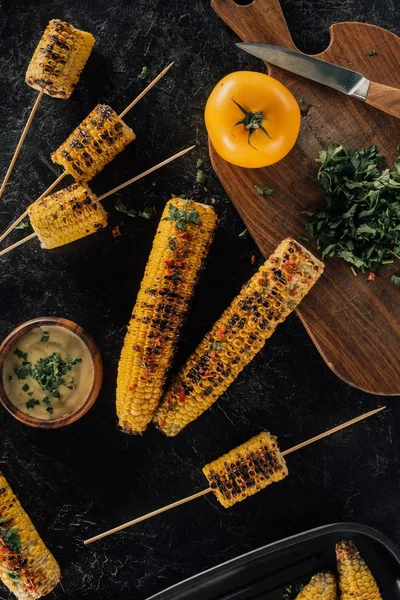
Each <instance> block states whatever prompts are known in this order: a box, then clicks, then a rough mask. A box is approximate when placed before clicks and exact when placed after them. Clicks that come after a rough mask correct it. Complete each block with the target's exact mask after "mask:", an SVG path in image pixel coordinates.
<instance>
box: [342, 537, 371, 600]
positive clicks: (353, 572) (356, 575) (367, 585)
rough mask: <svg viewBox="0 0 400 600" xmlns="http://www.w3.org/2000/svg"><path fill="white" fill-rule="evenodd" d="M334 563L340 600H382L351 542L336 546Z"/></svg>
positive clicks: (367, 569)
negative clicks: (335, 563)
mask: <svg viewBox="0 0 400 600" xmlns="http://www.w3.org/2000/svg"><path fill="white" fill-rule="evenodd" d="M336 561H337V568H338V572H339V587H340V593H341V596H340V598H341V600H382V596H381V595H380V593H379V588H378V586H377V584H376V581H375V579H374V577H373V576H372V573H371V571H370V570H369V568H368V567H367V565H366V563H365V561H364V560H363V558H361V556H360V553H359V551H358V550H357V548H356V547H355V545H354V544H353V543H352V542H350V541H348V540H343V541H341V542H339V543H338V544H336Z"/></svg>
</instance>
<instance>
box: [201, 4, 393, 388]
mask: <svg viewBox="0 0 400 600" xmlns="http://www.w3.org/2000/svg"><path fill="white" fill-rule="evenodd" d="M212 6H213V8H214V10H215V11H216V12H217V14H218V15H219V16H220V17H221V18H222V19H223V20H224V21H225V22H226V23H227V24H228V25H229V26H230V27H231V28H232V29H233V31H235V33H237V35H238V36H239V37H240V38H241V39H242V40H243V41H246V42H265V43H268V44H275V45H277V46H285V47H287V48H294V49H295V48H296V47H295V45H294V43H293V40H292V38H291V36H290V33H289V30H288V28H287V25H286V21H285V18H284V16H283V13H282V11H281V8H280V4H279V0H254V1H253V3H252V4H250V5H247V6H240V5H237V4H236V3H235V2H234V0H212ZM330 34H331V42H330V44H329V47H328V48H327V49H326V50H325V51H324V52H322V53H321V54H319V55H318V58H321V59H323V60H327V61H330V62H334V63H337V64H339V65H342V66H344V67H348V68H350V69H354V70H356V71H359V72H361V73H362V74H363V75H365V76H366V77H367V78H369V79H371V80H374V81H377V82H378V83H384V84H387V85H391V86H394V87H398V88H400V69H399V64H400V38H399V37H397V36H396V35H394V34H393V33H390V32H389V31H386V30H385V29H381V28H380V27H375V26H373V25H365V24H363V23H339V24H336V25H333V26H332V27H331V30H330ZM371 49H375V50H376V55H375V56H370V55H369V54H368V52H369V50H371ZM260 68H261V64H260ZM269 74H270V75H272V76H273V77H276V78H277V79H279V80H280V81H281V82H282V83H283V84H285V85H286V86H287V87H288V88H289V89H290V90H291V91H292V93H293V94H294V96H295V97H296V98H298V99H300V98H304V104H302V105H301V108H302V114H303V118H302V126H301V132H300V136H299V140H298V142H297V144H296V146H295V148H294V149H293V150H292V152H291V153H290V154H289V155H288V156H287V157H286V158H285V159H284V160H282V161H281V162H280V163H278V164H277V165H272V166H270V167H266V168H264V169H242V168H240V167H236V166H234V165H231V164H229V163H227V162H225V161H224V160H223V159H221V158H220V157H219V156H218V155H217V154H216V152H215V151H214V149H213V148H212V146H211V145H210V157H211V162H212V165H213V167H214V170H215V172H216V174H217V175H218V177H219V179H220V181H221V183H222V185H223V186H224V188H225V190H226V192H227V194H228V195H229V196H230V198H231V200H232V202H233V204H234V205H235V207H236V208H237V210H238V212H239V214H240V215H241V217H242V219H243V221H244V222H245V224H246V226H247V227H248V229H249V231H250V233H251V234H252V236H253V238H254V240H255V241H256V243H257V245H258V247H259V249H260V251H261V252H262V253H263V255H264V256H268V255H269V254H270V253H271V251H272V250H273V249H274V247H275V246H276V245H277V244H278V242H279V241H281V240H282V239H283V238H284V237H286V236H293V237H295V238H296V237H297V238H299V236H306V233H305V230H304V222H305V217H304V216H303V215H302V214H301V211H303V210H315V209H318V208H321V207H322V206H324V202H323V196H322V192H321V188H320V186H319V184H318V182H317V179H316V176H317V170H318V164H317V163H316V162H315V158H316V157H317V156H318V151H319V150H320V149H321V148H325V147H326V146H327V145H328V144H329V143H334V142H340V143H343V144H345V145H346V146H348V147H350V148H351V147H361V146H366V145H370V144H376V145H377V146H378V148H379V150H380V151H381V152H382V153H383V154H384V156H385V157H386V159H387V161H388V165H389V164H392V162H393V160H394V159H395V158H396V156H397V152H396V148H397V145H398V144H399V143H400V120H399V119H396V118H394V117H390V116H388V115H386V114H384V113H382V112H379V111H377V110H376V109H373V108H370V107H368V106H366V105H365V104H364V103H362V102H360V101H358V100H354V99H351V98H348V97H347V96H345V95H344V94H341V93H339V92H336V91H334V90H332V89H329V88H327V87H324V86H322V85H319V84H317V83H313V82H311V81H307V80H306V79H303V78H301V77H298V76H296V75H293V74H291V73H288V72H286V71H283V70H281V69H278V68H276V67H271V68H269ZM255 183H258V184H259V185H268V186H270V187H272V188H274V190H275V191H274V193H273V194H272V196H269V197H266V198H264V197H262V196H259V195H258V194H257V193H256V191H255V188H254V184H255ZM299 241H300V242H301V243H303V244H304V245H305V246H307V247H308V248H309V249H310V250H311V251H313V252H315V253H316V254H317V256H318V255H319V253H318V251H317V250H316V247H315V244H314V241H313V240H310V241H309V242H303V241H302V240H301V239H299ZM394 272H397V273H399V274H400V262H399V261H397V265H390V266H388V267H385V268H384V269H382V270H381V271H380V273H379V275H378V276H377V278H376V280H375V281H367V276H366V275H363V274H360V275H358V276H357V277H355V276H354V275H353V273H352V271H351V270H350V268H349V265H348V264H347V263H345V262H344V261H342V260H339V259H327V260H326V261H325V272H324V275H323V276H322V278H321V279H320V281H319V282H318V283H317V285H316V286H315V288H314V289H313V290H312V291H311V292H310V294H309V295H308V296H307V297H306V299H305V300H304V301H303V302H302V304H301V306H300V307H299V308H298V310H297V313H298V315H299V317H300V319H301V320H302V322H303V324H304V326H305V328H306V330H307V331H308V333H309V335H310V336H311V339H312V340H313V342H314V343H315V345H316V347H317V348H318V350H319V352H320V354H321V356H322V357H323V359H324V360H325V362H326V363H327V365H328V366H329V367H330V368H331V369H332V371H334V373H336V375H338V376H339V377H340V378H341V379H343V380H344V381H346V382H347V383H348V384H350V385H352V386H355V387H357V388H359V389H361V390H364V391H366V392H369V393H372V394H380V395H397V394H400V292H399V291H398V290H396V289H395V288H394V286H393V284H392V283H391V282H390V274H391V273H394Z"/></svg>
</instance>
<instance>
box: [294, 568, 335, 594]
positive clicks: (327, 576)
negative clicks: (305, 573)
mask: <svg viewBox="0 0 400 600" xmlns="http://www.w3.org/2000/svg"><path fill="white" fill-rule="evenodd" d="M296 600H339V596H338V593H337V583H336V577H335V576H334V574H333V573H329V572H327V571H324V572H322V573H317V574H316V575H313V576H312V577H311V581H310V583H308V584H307V585H306V586H305V587H304V588H303V589H302V590H301V592H300V593H299V594H298V595H297V596H296Z"/></svg>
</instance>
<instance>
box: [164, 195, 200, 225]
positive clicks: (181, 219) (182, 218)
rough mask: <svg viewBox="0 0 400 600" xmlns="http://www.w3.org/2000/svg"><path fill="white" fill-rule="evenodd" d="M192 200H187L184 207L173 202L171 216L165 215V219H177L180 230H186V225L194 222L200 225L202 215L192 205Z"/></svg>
mask: <svg viewBox="0 0 400 600" xmlns="http://www.w3.org/2000/svg"><path fill="white" fill-rule="evenodd" d="M191 204H192V203H191V201H190V200H185V202H184V205H183V208H177V207H176V206H174V205H173V204H171V205H170V207H169V216H168V217H164V221H175V227H176V228H177V229H178V230H179V231H186V225H187V224H188V223H193V224H194V225H200V215H199V213H198V212H197V210H196V209H195V208H190V209H189V210H188V207H190V206H191Z"/></svg>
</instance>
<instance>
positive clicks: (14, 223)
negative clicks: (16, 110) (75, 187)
mask: <svg viewBox="0 0 400 600" xmlns="http://www.w3.org/2000/svg"><path fill="white" fill-rule="evenodd" d="M173 64H174V63H173V62H172V63H170V64H169V65H168V66H167V67H165V69H164V70H163V71H161V73H159V74H158V75H157V77H155V78H154V79H153V81H151V82H150V83H149V85H148V86H147V87H146V88H145V89H144V90H143V91H142V92H140V94H139V96H137V97H136V98H135V99H134V100H132V102H131V103H130V104H129V105H128V106H127V107H126V108H125V110H123V111H122V113H120V115H119V118H120V119H122V118H123V117H124V116H125V115H126V114H127V113H128V112H129V111H130V110H131V109H132V108H133V107H134V106H135V105H136V104H137V103H138V102H139V100H141V99H142V98H143V96H145V95H146V94H147V92H149V91H150V90H151V88H152V87H153V86H154V85H156V83H157V82H158V81H160V79H162V78H163V77H164V75H165V74H166V73H167V72H168V71H169V70H170V68H171V67H172V65H173ZM42 95H43V91H41V92H40V94H39V97H38V99H37V100H36V103H35V106H34V107H33V109H32V112H31V115H30V117H29V119H30V121H29V119H28V122H27V124H26V126H25V129H26V131H25V129H24V132H23V133H22V136H23V137H22V136H21V139H20V146H21V145H22V142H23V141H24V138H25V135H26V133H27V131H28V129H29V127H27V126H28V123H29V125H30V122H32V119H33V115H34V114H35V112H36V109H37V105H38V104H39V100H40V98H41V97H42ZM35 107H36V108H35ZM34 111H35V112H34ZM17 150H18V152H19V149H18V147H17ZM17 150H16V151H15V152H16V154H14V158H13V161H14V162H12V163H11V165H10V167H9V169H8V171H7V175H6V179H5V180H4V182H3V185H2V187H1V189H0V197H1V194H2V193H3V189H4V187H5V185H6V183H7V180H8V177H9V176H10V173H11V170H12V167H13V166H14V163H15V161H16V159H17V156H18V153H17ZM65 176H66V172H65V171H64V173H62V174H61V175H60V176H59V177H57V179H56V180H55V181H54V183H52V184H51V186H50V187H48V188H47V190H46V191H45V192H43V194H42V195H41V196H39V198H38V200H40V199H41V198H43V197H44V196H47V194H49V193H50V192H51V190H52V189H53V188H55V187H56V185H58V184H59V183H60V181H61V180H62V179H64V177H65ZM27 215H28V211H27V210H26V211H25V212H24V213H22V215H21V216H19V217H18V219H17V220H16V221H14V222H13V223H11V225H10V226H9V227H8V229H6V231H5V232H4V233H3V234H2V235H1V236H0V243H1V242H2V241H3V240H4V239H5V238H6V237H7V236H8V235H9V234H10V233H11V232H12V231H13V230H14V229H15V227H16V226H17V225H19V223H21V221H22V220H23V219H25V217H26V216H27ZM10 248H11V246H10ZM6 250H7V248H6ZM4 254H5V252H4ZM0 256H2V253H0Z"/></svg>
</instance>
